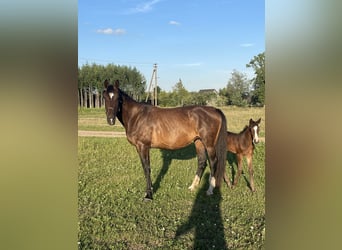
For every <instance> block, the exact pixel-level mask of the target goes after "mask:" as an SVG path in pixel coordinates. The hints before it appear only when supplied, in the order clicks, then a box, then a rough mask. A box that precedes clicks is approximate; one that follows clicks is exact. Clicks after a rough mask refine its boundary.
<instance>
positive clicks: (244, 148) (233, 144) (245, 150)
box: [224, 118, 261, 192]
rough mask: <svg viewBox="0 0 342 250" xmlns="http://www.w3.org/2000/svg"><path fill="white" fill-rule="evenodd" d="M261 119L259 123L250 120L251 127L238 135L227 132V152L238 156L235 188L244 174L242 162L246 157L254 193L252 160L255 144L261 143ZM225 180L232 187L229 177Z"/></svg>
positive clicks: (225, 177)
mask: <svg viewBox="0 0 342 250" xmlns="http://www.w3.org/2000/svg"><path fill="white" fill-rule="evenodd" d="M260 121H261V118H259V120H257V121H253V120H252V119H250V120H249V125H248V126H245V128H244V129H243V130H242V131H241V132H240V133H238V134H236V133H232V132H229V131H227V151H230V152H232V153H234V154H235V155H236V159H237V165H238V172H237V175H236V176H235V177H234V182H233V187H234V186H236V185H237V183H238V180H239V177H240V175H241V173H242V166H243V163H242V160H243V156H245V157H246V160H247V165H248V170H249V177H250V181H249V185H250V188H251V190H252V192H255V186H254V171H253V165H252V158H253V152H254V147H255V144H257V143H258V142H259V123H260ZM224 180H225V182H226V183H227V184H228V186H230V181H229V179H228V177H227V175H226V174H225V175H224Z"/></svg>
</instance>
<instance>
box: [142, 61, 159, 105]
mask: <svg viewBox="0 0 342 250" xmlns="http://www.w3.org/2000/svg"><path fill="white" fill-rule="evenodd" d="M153 80H154V86H153V85H152V82H153ZM157 86H158V85H157V64H156V63H155V64H154V65H153V71H152V76H151V81H150V85H149V87H148V92H147V96H146V101H145V102H147V100H148V97H149V96H150V94H151V102H152V105H154V106H157V105H158V97H157V95H158V93H157V92H158V90H157ZM151 88H154V91H153V92H151Z"/></svg>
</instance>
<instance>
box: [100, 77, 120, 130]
mask: <svg viewBox="0 0 342 250" xmlns="http://www.w3.org/2000/svg"><path fill="white" fill-rule="evenodd" d="M104 87H105V90H104V91H103V97H104V99H105V109H106V115H107V122H108V124H109V125H114V124H115V117H116V113H117V112H118V108H119V93H120V90H119V81H118V80H116V81H115V84H114V85H112V84H110V83H109V81H108V80H107V79H106V80H105V82H104Z"/></svg>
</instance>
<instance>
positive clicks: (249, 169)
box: [247, 155, 255, 192]
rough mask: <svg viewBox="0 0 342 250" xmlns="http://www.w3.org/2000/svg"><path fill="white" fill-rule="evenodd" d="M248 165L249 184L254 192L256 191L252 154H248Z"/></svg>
mask: <svg viewBox="0 0 342 250" xmlns="http://www.w3.org/2000/svg"><path fill="white" fill-rule="evenodd" d="M247 165H248V171H249V186H250V187H251V190H252V192H255V186H254V170H253V164H252V155H249V156H247Z"/></svg>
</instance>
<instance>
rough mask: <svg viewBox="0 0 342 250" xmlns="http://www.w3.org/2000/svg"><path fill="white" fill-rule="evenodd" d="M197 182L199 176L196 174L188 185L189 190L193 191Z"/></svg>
mask: <svg viewBox="0 0 342 250" xmlns="http://www.w3.org/2000/svg"><path fill="white" fill-rule="evenodd" d="M199 182H200V177H199V176H198V175H197V174H196V175H195V178H194V180H193V182H192V184H191V186H190V187H189V189H190V191H193V190H194V189H195V188H196V187H197V186H198V184H199Z"/></svg>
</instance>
